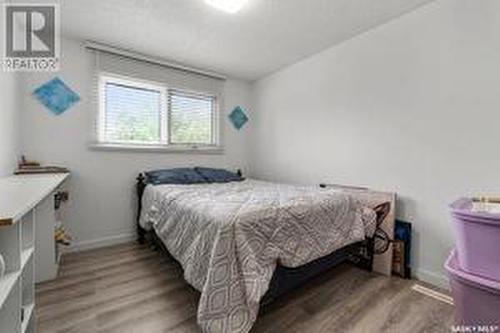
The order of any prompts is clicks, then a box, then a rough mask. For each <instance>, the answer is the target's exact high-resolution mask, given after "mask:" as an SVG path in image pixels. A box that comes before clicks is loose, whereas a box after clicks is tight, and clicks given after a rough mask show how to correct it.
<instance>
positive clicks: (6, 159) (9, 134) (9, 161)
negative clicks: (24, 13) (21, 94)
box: [0, 41, 21, 177]
mask: <svg viewBox="0 0 500 333" xmlns="http://www.w3.org/2000/svg"><path fill="white" fill-rule="evenodd" d="M0 42H1V41H0ZM18 90H19V86H18V77H17V75H16V74H15V73H7V72H4V71H3V69H1V68H0V177H3V176H7V175H10V174H12V172H13V171H14V169H15V168H16V162H17V160H18V158H19V141H20V138H21V135H20V133H19V118H20V112H21V110H20V108H19V103H18Z"/></svg>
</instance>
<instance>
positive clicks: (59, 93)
mask: <svg viewBox="0 0 500 333" xmlns="http://www.w3.org/2000/svg"><path fill="white" fill-rule="evenodd" d="M33 95H35V97H36V98H37V99H38V100H39V101H40V103H42V104H43V105H45V106H46V107H47V108H48V109H49V110H50V111H52V113H54V114H55V115H60V114H61V113H63V112H64V111H66V110H68V109H69V108H70V107H71V106H72V105H73V104H75V103H76V102H78V101H79V100H80V96H79V95H78V94H77V93H75V92H74V91H73V90H71V88H70V87H68V86H67V85H66V84H65V83H64V82H63V81H62V80H61V79H60V78H58V77H55V78H54V79H52V80H50V81H49V82H46V83H44V84H43V85H41V86H40V87H38V88H37V89H35V91H34V92H33Z"/></svg>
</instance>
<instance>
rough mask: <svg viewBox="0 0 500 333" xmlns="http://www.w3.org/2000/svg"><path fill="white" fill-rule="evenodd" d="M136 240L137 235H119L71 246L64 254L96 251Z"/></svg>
mask: <svg viewBox="0 0 500 333" xmlns="http://www.w3.org/2000/svg"><path fill="white" fill-rule="evenodd" d="M136 239H137V234H135V233H131V234H121V235H116V236H109V237H102V238H97V239H91V240H86V241H81V242H77V243H74V244H71V245H70V246H69V247H67V248H66V249H65V251H64V252H65V253H69V252H79V251H84V250H91V249H97V248H100V247H105V246H110V245H116V244H121V243H127V242H131V241H134V240H136Z"/></svg>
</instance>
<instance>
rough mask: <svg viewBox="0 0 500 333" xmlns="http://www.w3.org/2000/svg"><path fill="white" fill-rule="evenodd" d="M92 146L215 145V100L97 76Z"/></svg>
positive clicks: (185, 147) (212, 96)
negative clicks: (96, 116)
mask: <svg viewBox="0 0 500 333" xmlns="http://www.w3.org/2000/svg"><path fill="white" fill-rule="evenodd" d="M99 100H100V103H99V104H100V105H99V119H98V132H99V134H98V142H99V143H100V144H105V145H106V144H107V145H114V146H122V147H128V146H130V147H146V148H147V147H157V148H180V149H200V148H210V147H212V148H213V147H217V144H218V142H217V139H218V138H217V135H216V134H217V122H216V121H215V120H216V116H217V115H216V113H217V108H218V105H217V97H216V96H215V95H210V94H203V93H196V92H190V91H183V90H179V89H173V88H169V87H167V86H166V85H164V84H161V83H153V82H146V81H142V80H135V79H130V78H123V77H119V76H114V75H107V74H103V75H101V76H100V78H99Z"/></svg>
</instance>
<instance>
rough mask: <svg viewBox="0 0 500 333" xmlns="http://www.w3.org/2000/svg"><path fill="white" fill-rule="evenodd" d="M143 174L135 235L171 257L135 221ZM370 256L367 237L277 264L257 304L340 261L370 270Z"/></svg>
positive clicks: (371, 241)
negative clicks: (292, 264)
mask: <svg viewBox="0 0 500 333" xmlns="http://www.w3.org/2000/svg"><path fill="white" fill-rule="evenodd" d="M147 185H148V184H147V182H146V178H145V176H144V174H142V173H141V174H139V176H138V177H137V183H136V193H137V216H136V219H137V236H138V241H139V243H141V244H145V243H150V244H152V245H153V247H154V248H155V249H158V250H160V251H162V252H164V253H166V254H167V255H168V256H169V257H171V258H173V257H172V255H171V254H170V253H169V252H168V250H167V249H166V247H165V245H164V244H163V242H162V241H161V240H160V238H159V237H158V236H157V235H156V233H155V232H154V231H153V230H152V231H147V230H145V229H144V228H142V227H141V226H140V224H139V219H140V216H141V210H142V195H143V193H144V189H145V188H146V186H147ZM373 255H374V239H373V238H367V239H365V240H364V241H362V242H358V243H354V244H350V245H348V246H345V247H343V248H341V249H338V250H337V251H335V252H333V253H331V254H329V255H327V256H325V257H322V258H319V259H317V260H314V261H312V262H310V263H307V264H305V265H303V266H299V267H296V268H288V267H284V266H281V265H279V264H278V266H277V268H276V270H275V272H274V275H273V278H272V280H271V282H270V284H269V290H268V291H267V293H266V294H265V295H264V297H263V299H262V301H261V304H262V305H263V306H264V305H267V304H269V303H271V302H273V301H274V300H275V299H276V298H277V297H279V296H281V295H283V294H285V293H288V292H290V291H292V290H295V289H296V288H298V287H300V286H301V285H303V284H305V283H306V282H307V281H309V280H311V279H313V278H314V277H316V276H318V275H320V274H322V273H324V272H326V271H328V270H330V269H332V268H333V267H335V266H338V265H340V264H341V263H344V262H350V263H352V264H354V265H356V266H358V267H360V268H362V269H365V270H368V271H372V269H373Z"/></svg>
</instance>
